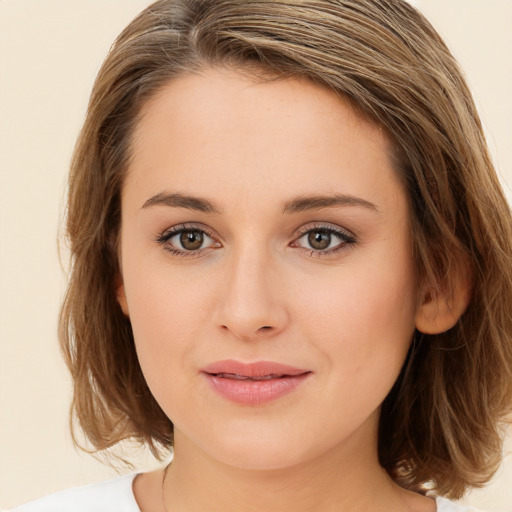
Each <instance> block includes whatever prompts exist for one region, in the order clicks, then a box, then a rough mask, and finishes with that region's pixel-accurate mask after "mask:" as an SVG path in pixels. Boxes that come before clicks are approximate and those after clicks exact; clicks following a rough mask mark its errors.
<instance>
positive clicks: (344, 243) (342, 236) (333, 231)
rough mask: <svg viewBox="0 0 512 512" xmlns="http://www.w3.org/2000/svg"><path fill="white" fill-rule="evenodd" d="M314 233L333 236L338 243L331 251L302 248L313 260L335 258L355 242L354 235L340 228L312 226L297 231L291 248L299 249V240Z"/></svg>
mask: <svg viewBox="0 0 512 512" xmlns="http://www.w3.org/2000/svg"><path fill="white" fill-rule="evenodd" d="M314 232H323V233H327V234H329V235H334V236H335V237H337V238H338V239H339V240H340V242H339V243H338V244H337V245H336V246H334V247H332V248H331V249H326V250H319V249H306V248H304V247H302V249H304V250H306V251H308V252H309V256H312V257H315V258H323V257H329V256H335V255H336V254H338V253H340V252H341V251H344V250H346V249H347V248H349V247H350V246H352V245H354V244H355V243H356V242H357V238H356V236H355V235H353V234H352V233H351V232H350V231H348V230H345V229H342V228H340V227H333V226H330V225H324V224H315V225H314V226H305V227H304V228H301V229H300V230H299V236H298V237H297V238H296V239H295V241H294V242H293V244H292V247H300V246H298V245H297V244H298V242H299V240H301V239H302V238H304V237H305V236H306V235H308V234H309V233H314Z"/></svg>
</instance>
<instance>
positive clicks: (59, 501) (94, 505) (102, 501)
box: [10, 474, 140, 512]
mask: <svg viewBox="0 0 512 512" xmlns="http://www.w3.org/2000/svg"><path fill="white" fill-rule="evenodd" d="M134 478H135V475H134V474H133V475H125V476H121V477H118V478H114V479H113V480H107V481H105V482H100V483H97V484H92V485H86V486H83V487H75V488H72V489H67V490H65V491H60V492H57V493H55V494H50V495H49V496H45V497H44V498H41V499H38V500H35V501H31V502H29V503H26V504H25V505H20V506H19V507H16V508H14V509H12V510H11V511H10V512H70V511H71V510H72V511H73V512H111V511H112V510H115V511H116V512H140V509H139V507H138V506H137V502H136V501H135V497H134V495H133V491H132V485H133V480H134Z"/></svg>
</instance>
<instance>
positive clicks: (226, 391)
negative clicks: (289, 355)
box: [201, 360, 312, 406]
mask: <svg viewBox="0 0 512 512" xmlns="http://www.w3.org/2000/svg"><path fill="white" fill-rule="evenodd" d="M201 373H202V374H203V375H204V376H205V378H206V380H207V381H208V383H209V384H210V386H211V387H212V389H213V390H214V391H216V392H217V393H218V394H220V395H221V396H222V397H224V398H226V399H228V400H230V401H232V402H236V403H238V404H243V405H252V406H257V405H263V404H266V403H268V402H271V401H273V400H277V399H278V398H281V397H283V396H284V395H287V394H289V393H291V392H293V391H294V390H295V389H296V388H297V387H298V386H300V384H302V383H303V382H304V381H305V380H306V379H308V378H309V376H310V375H311V373H312V372H311V370H306V369H302V368H296V367H293V366H289V365H285V364H281V363H277V362H273V361H258V362H254V363H242V362H240V361H235V360H225V361H217V362H215V363H212V364H209V365H208V366H206V367H204V368H203V369H202V370H201Z"/></svg>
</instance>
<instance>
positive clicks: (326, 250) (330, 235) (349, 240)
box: [292, 226, 356, 255]
mask: <svg viewBox="0 0 512 512" xmlns="http://www.w3.org/2000/svg"><path fill="white" fill-rule="evenodd" d="M355 242H356V237H355V236H354V235H353V234H351V233H350V232H348V231H345V230H343V229H341V228H334V227H330V226H319V227H314V228H312V229H307V231H303V234H302V235H301V236H300V237H299V238H297V239H296V241H295V242H294V243H293V244H292V246H293V247H300V248H303V249H308V250H310V251H311V253H312V255H314V254H316V255H326V254H334V253H336V252H338V251H340V250H342V249H344V248H346V246H348V245H352V244H354V243H355Z"/></svg>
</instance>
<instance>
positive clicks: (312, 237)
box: [308, 230, 332, 251]
mask: <svg viewBox="0 0 512 512" xmlns="http://www.w3.org/2000/svg"><path fill="white" fill-rule="evenodd" d="M331 239H332V235H331V233H329V231H325V230H317V231H310V232H309V233H308V243H309V245H310V246H311V248H313V249H316V250H317V251H323V250H325V249H327V248H328V247H329V246H330V245H331Z"/></svg>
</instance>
